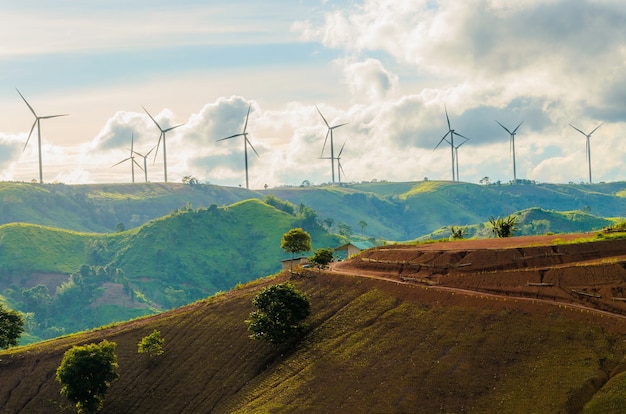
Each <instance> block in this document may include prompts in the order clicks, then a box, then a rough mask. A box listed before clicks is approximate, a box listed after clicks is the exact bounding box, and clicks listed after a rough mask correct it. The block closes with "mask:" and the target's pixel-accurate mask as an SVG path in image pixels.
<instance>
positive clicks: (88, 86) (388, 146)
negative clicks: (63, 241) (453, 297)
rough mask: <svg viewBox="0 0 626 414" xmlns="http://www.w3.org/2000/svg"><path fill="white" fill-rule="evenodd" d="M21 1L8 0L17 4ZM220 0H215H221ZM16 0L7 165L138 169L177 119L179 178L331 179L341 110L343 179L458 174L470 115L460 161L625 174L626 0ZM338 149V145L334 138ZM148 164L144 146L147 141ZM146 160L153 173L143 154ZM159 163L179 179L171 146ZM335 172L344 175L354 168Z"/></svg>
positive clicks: (117, 176) (3, 157)
mask: <svg viewBox="0 0 626 414" xmlns="http://www.w3.org/2000/svg"><path fill="white" fill-rule="evenodd" d="M5 3H6V4H5ZM207 3H208V4H207ZM222 3H223V4H217V3H215V2H203V1H176V2H174V1H149V2H148V1H106V2H93V1H77V0H66V1H58V2H54V7H51V6H50V4H51V3H50V2H47V1H36V0H33V1H28V0H26V1H23V2H6V1H0V6H1V10H2V18H3V22H2V25H0V67H1V68H2V69H1V70H0V179H2V180H17V181H30V180H32V179H35V178H38V175H39V172H38V164H37V145H36V140H37V131H36V130H35V131H34V132H33V136H32V137H31V139H30V142H29V143H28V145H27V146H26V148H25V149H24V144H25V142H26V138H27V136H28V133H29V131H30V128H31V125H32V124H33V121H34V118H33V115H32V114H31V113H30V111H29V109H28V107H27V106H26V105H25V104H24V102H23V101H22V100H21V98H20V96H19V95H18V93H17V92H16V90H15V89H16V88H18V89H19V90H20V91H21V92H22V94H23V95H24V97H25V98H26V99H27V100H28V101H29V103H30V104H31V106H33V108H34V109H35V111H37V113H38V114H40V115H53V114H64V113H68V114H70V115H69V116H67V117H63V118H55V119H48V120H42V124H41V125H42V145H43V153H42V158H43V176H44V181H46V182H53V181H59V182H64V183H68V184H73V183H95V182H130V181H131V168H130V163H129V162H126V163H123V164H121V165H118V166H115V167H113V168H112V167H111V166H112V165H114V164H115V163H117V162H118V161H121V160H123V159H125V158H127V157H129V155H130V152H129V147H130V140H131V136H132V137H133V140H134V148H135V149H136V150H137V151H139V152H141V153H145V152H147V151H149V150H150V149H151V148H153V147H154V146H155V145H156V143H157V140H158V138H159V131H158V129H157V128H156V126H155V125H154V124H153V123H152V121H151V120H150V119H149V118H148V116H147V114H146V113H145V112H144V111H143V109H142V106H144V107H145V108H146V109H147V110H148V111H150V113H151V114H152V115H153V116H154V117H155V118H156V119H157V120H158V122H159V123H160V124H161V125H162V127H163V128H166V127H169V126H173V125H176V124H181V123H182V124H184V125H183V126H181V127H180V128H177V129H175V130H173V131H171V132H170V133H168V135H167V136H166V139H167V157H168V159H167V167H168V179H169V181H173V182H176V181H177V182H180V181H181V179H182V177H184V176H187V175H192V176H194V177H196V178H198V180H199V181H201V182H211V183H214V184H220V185H233V186H236V185H243V184H245V175H244V171H243V142H242V141H241V140H235V139H233V140H228V141H221V142H217V140H218V139H220V138H223V137H225V136H228V135H232V134H235V133H238V132H241V129H242V128H243V122H244V118H245V114H246V111H247V109H248V106H249V105H251V108H252V110H251V113H250V119H249V122H248V130H247V132H249V139H250V142H251V143H252V144H253V145H254V148H255V149H256V150H257V151H258V153H259V155H260V156H259V157H256V155H254V154H251V153H249V163H250V186H251V187H252V188H261V187H263V186H264V185H265V184H268V185H270V186H276V185H282V184H288V185H299V184H300V183H301V182H302V181H304V180H309V181H311V182H312V183H315V184H320V183H324V182H329V181H331V168H330V160H325V159H320V157H328V156H329V153H328V152H326V153H324V154H321V151H322V146H323V143H324V137H325V136H326V127H325V125H324V122H323V120H322V119H321V117H320V116H319V114H318V113H317V110H316V105H317V106H318V107H319V109H320V110H321V111H322V113H323V114H324V116H325V117H326V118H327V120H328V121H329V123H331V124H333V125H334V124H338V123H347V124H348V125H345V126H343V127H341V128H338V129H336V130H335V133H334V143H335V149H336V151H337V150H338V149H339V148H340V147H341V146H342V145H343V144H344V143H345V147H344V151H343V153H342V159H341V163H342V166H343V169H344V174H342V178H343V179H344V180H345V181H363V180H367V181H369V180H372V179H378V180H390V181H409V180H422V179H423V178H424V177H428V178H430V179H450V178H451V154H450V147H449V145H446V143H444V145H442V146H440V147H439V148H437V150H436V151H434V150H433V148H434V147H435V145H436V144H437V143H438V142H439V140H441V137H442V136H443V134H444V133H445V132H446V131H447V123H446V118H445V113H444V105H445V107H446V108H447V110H448V113H449V116H450V121H451V124H452V127H453V128H454V129H456V130H457V131H458V132H460V133H461V134H463V135H464V136H466V137H468V138H470V140H469V141H468V142H467V143H466V144H464V145H463V146H462V147H461V148H459V159H458V161H459V176H460V179H461V180H462V181H469V182H478V181H479V180H480V179H481V178H483V177H485V176H488V177H490V178H491V179H492V180H493V181H496V180H501V181H508V180H510V179H511V178H512V176H513V172H512V159H511V154H510V142H509V137H508V134H507V133H506V131H504V130H503V129H502V128H501V127H500V126H499V125H498V124H497V123H496V122H495V121H496V120H498V121H500V122H501V123H502V124H504V125H505V126H507V127H509V128H514V127H515V126H516V125H517V124H519V123H520V122H521V121H524V124H523V125H522V126H521V127H520V129H519V131H518V134H517V136H516V141H515V149H516V170H517V177H518V178H526V179H532V180H537V181H540V182H570V181H573V182H582V181H587V179H588V177H587V164H586V162H587V161H586V155H585V137H584V136H583V135H582V134H580V133H579V132H577V131H576V130H574V129H573V128H571V127H570V126H569V125H568V124H569V123H571V124H572V125H574V126H576V127H577V128H579V129H581V130H583V131H585V132H589V131H591V130H593V129H594V128H595V127H596V126H597V125H599V124H600V123H603V124H602V126H601V127H600V128H599V129H598V130H597V131H596V132H595V133H594V134H593V136H592V137H591V160H592V172H593V181H594V182H598V181H617V180H624V178H625V175H626V169H625V168H624V166H623V163H622V159H624V156H625V155H626V146H624V145H623V144H622V140H623V137H624V135H625V133H626V125H625V124H624V120H625V117H626V114H625V111H624V109H623V108H624V107H626V105H625V104H626V82H624V81H625V80H626V65H625V60H626V59H625V58H626V48H624V46H623V45H624V44H626V42H625V41H624V40H626V39H625V37H626V33H624V31H623V27H626V26H625V24H626V10H624V8H623V6H622V5H621V3H620V2H619V1H617V0H596V1H585V0H546V1H539V0H520V1H515V2H512V1H511V2H509V1H501V0H469V1H463V2H461V1H452V0H449V1H446V0H442V1H433V0H423V1H420V0H417V1H392V0H376V1H374V0H363V1H332V0H328V1H313V0H307V1H300V2H293V1H282V0H276V1H271V0H270V1H268V2H263V3H262V4H261V3H260V2H256V1H251V0H241V1H232V2H222ZM326 150H328V145H327V146H326ZM136 160H137V161H138V162H139V163H140V164H141V165H143V159H141V158H139V157H137V159H136ZM135 175H136V176H135V179H136V180H137V181H142V180H143V172H141V171H139V170H138V169H136V170H135ZM148 179H149V181H153V182H160V181H163V179H164V176H163V158H162V150H161V149H159V154H158V155H157V158H156V159H154V158H152V157H151V158H150V161H149V163H148ZM336 179H337V177H336Z"/></svg>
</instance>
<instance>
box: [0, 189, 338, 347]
mask: <svg viewBox="0 0 626 414" xmlns="http://www.w3.org/2000/svg"><path fill="white" fill-rule="evenodd" d="M302 220H303V219H302V218H301V217H298V216H297V215H292V214H288V213H285V212H283V211H279V210H277V209H276V208H274V207H272V206H269V205H267V204H265V203H263V202H261V201H260V200H257V199H251V200H247V201H242V202H238V203H235V204H233V205H230V206H228V207H223V208H219V207H217V206H216V205H213V206H211V207H209V208H199V209H192V208H190V207H185V208H182V209H179V210H176V211H175V212H172V213H170V214H168V215H167V216H164V217H162V218H159V219H157V220H153V221H150V222H149V223H147V224H144V225H143V226H141V227H137V228H134V229H131V230H127V231H124V232H118V233H109V234H95V233H79V232H74V231H68V230H60V229H54V228H49V227H43V226H38V225H31V224H7V225H4V226H0V263H1V264H0V294H2V295H3V296H4V297H5V298H6V299H7V300H8V301H9V302H10V303H11V304H12V305H13V307H15V308H17V309H18V310H21V311H24V312H28V313H29V314H30V319H29V323H28V324H27V327H28V332H29V333H30V334H33V335H35V336H38V337H43V338H45V337H51V336H57V335H59V334H63V333H67V332H75V331H77V330H82V329H85V328H91V327H96V326H100V325H103V324H108V323H110V322H113V321H119V320H127V319H129V318H131V317H136V316H139V315H145V314H147V313H153V312H155V311H158V310H163V309H169V308H173V307H177V306H181V305H184V304H187V303H190V302H193V301H195V300H197V299H200V298H204V297H207V296H209V295H212V294H214V293H216V292H218V291H225V290H230V289H232V288H233V287H234V286H235V285H236V284H238V283H244V282H248V281H250V280H254V279H257V278H259V277H262V276H265V275H268V274H273V273H276V272H277V271H278V270H280V267H281V265H280V262H279V261H280V259H283V258H288V257H289V255H288V254H286V253H285V252H283V251H282V250H281V248H280V240H281V237H282V235H283V234H284V233H285V232H287V231H288V230H289V229H291V228H293V227H298V226H302V225H303V224H310V225H309V226H308V227H306V229H307V230H308V231H309V233H310V234H311V237H312V242H313V247H314V248H319V247H333V246H336V245H339V244H340V241H341V240H340V239H339V238H338V237H336V236H331V235H329V234H328V233H326V232H325V231H324V230H323V229H322V228H321V227H319V226H318V225H316V224H315V223H302Z"/></svg>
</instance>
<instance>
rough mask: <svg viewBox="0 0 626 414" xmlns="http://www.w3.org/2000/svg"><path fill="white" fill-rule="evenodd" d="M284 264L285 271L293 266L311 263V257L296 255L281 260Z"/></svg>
mask: <svg viewBox="0 0 626 414" xmlns="http://www.w3.org/2000/svg"><path fill="white" fill-rule="evenodd" d="M280 262H281V263H282V264H283V271H285V270H291V268H292V267H294V268H295V267H297V266H302V265H304V264H306V263H309V258H308V257H305V256H300V257H294V258H293V259H292V258H289V259H285V260H281V261H280Z"/></svg>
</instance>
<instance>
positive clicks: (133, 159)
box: [111, 135, 143, 184]
mask: <svg viewBox="0 0 626 414" xmlns="http://www.w3.org/2000/svg"><path fill="white" fill-rule="evenodd" d="M133 142H134V135H131V136H130V157H128V158H125V159H123V160H122V161H120V162H118V163H117V164H114V165H112V166H111V168H113V167H115V166H116V165H120V164H121V163H123V162H126V161H128V160H130V168H131V172H132V176H133V184H134V183H135V164H137V167H139V169H140V170H143V168H141V165H139V163H138V162H137V161H135V155H134V154H135V150H134V149H133Z"/></svg>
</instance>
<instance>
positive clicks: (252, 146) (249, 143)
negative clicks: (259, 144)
mask: <svg viewBox="0 0 626 414" xmlns="http://www.w3.org/2000/svg"><path fill="white" fill-rule="evenodd" d="M246 143H247V144H248V145H250V148H252V151H254V153H255V154H256V156H257V157H259V158H261V156H260V155H259V153H258V152H256V150H255V149H254V145H252V143H251V142H250V140H249V139H248V137H247V136H246Z"/></svg>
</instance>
